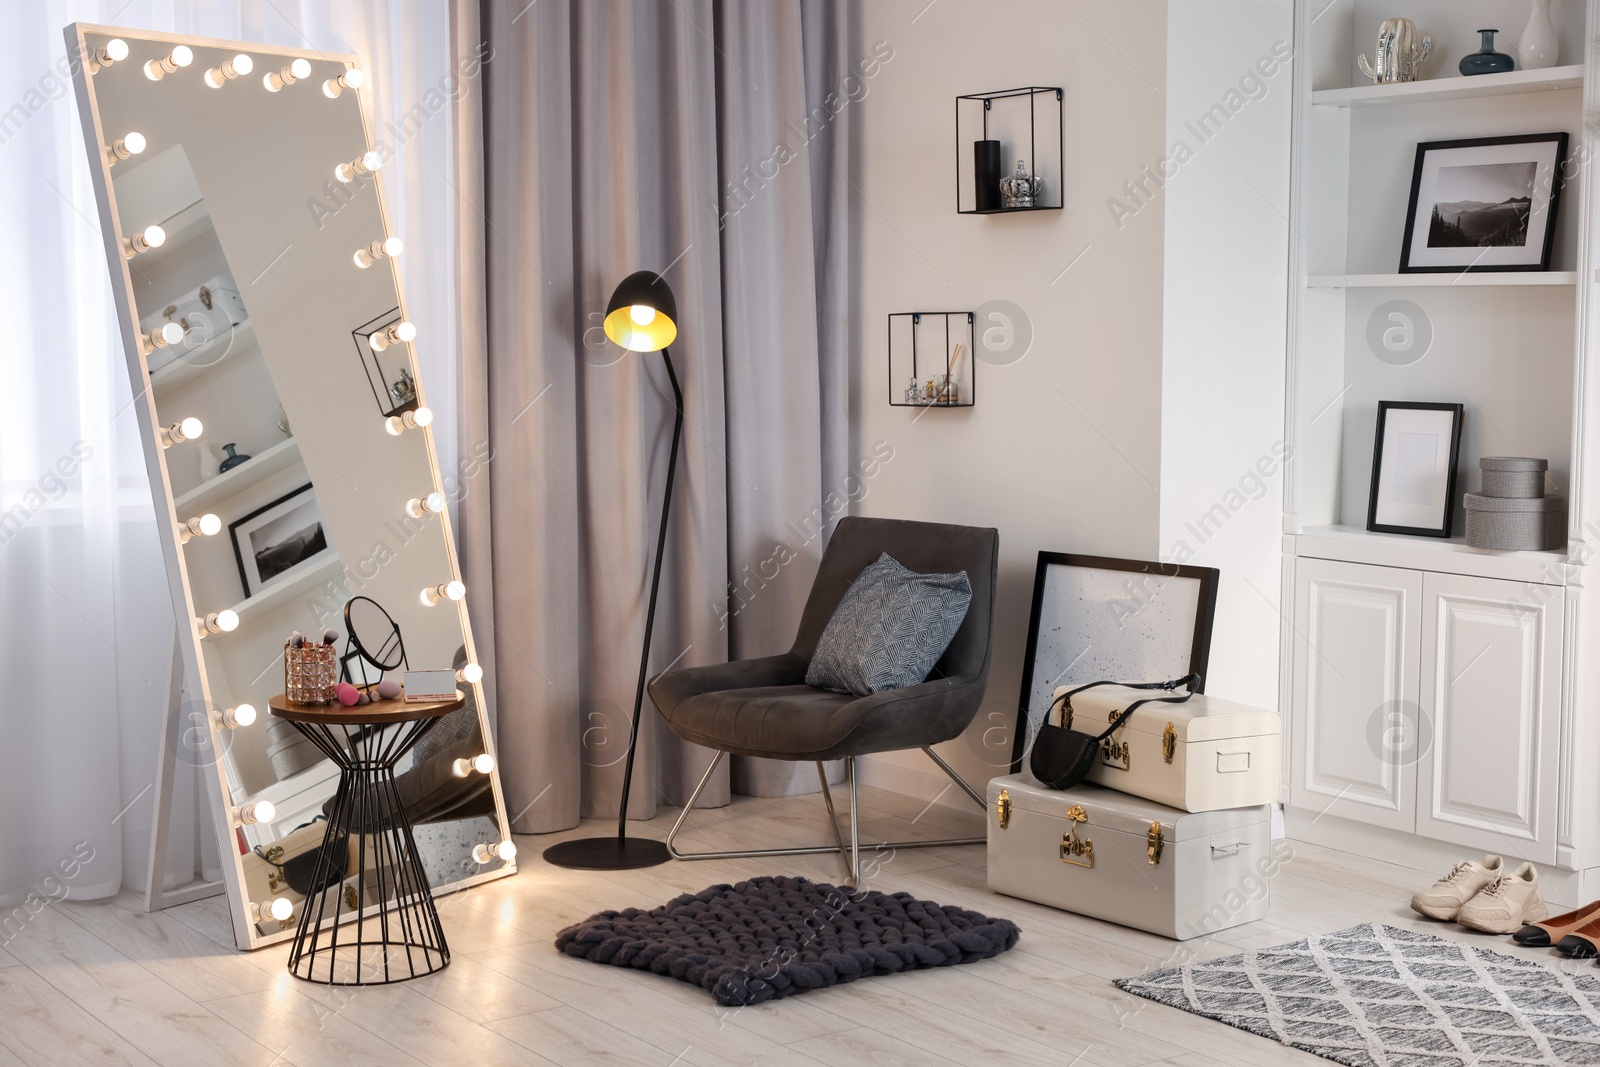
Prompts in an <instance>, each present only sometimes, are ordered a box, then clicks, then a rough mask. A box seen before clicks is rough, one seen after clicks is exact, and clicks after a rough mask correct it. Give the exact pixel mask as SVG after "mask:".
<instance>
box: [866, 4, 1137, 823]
mask: <svg viewBox="0 0 1600 1067" xmlns="http://www.w3.org/2000/svg"><path fill="white" fill-rule="evenodd" d="M862 6H863V8H864V9H865V11H864V15H863V25H862V33H861V35H860V40H859V42H858V47H859V49H860V50H861V52H862V54H863V55H865V54H867V52H868V50H870V49H871V48H872V46H873V45H874V44H875V43H877V42H879V41H883V42H886V43H887V44H888V45H889V46H890V47H892V48H893V50H894V54H893V58H892V59H891V60H889V61H888V62H886V63H884V64H883V66H882V69H881V71H880V72H879V73H878V74H877V76H876V77H875V78H873V79H872V80H871V81H870V82H869V83H868V92H867V95H866V97H865V98H864V99H862V100H861V101H860V102H859V103H858V104H854V105H852V106H853V107H856V108H858V110H857V111H856V112H855V113H854V115H853V119H854V122H855V127H854V136H855V137H856V139H857V141H856V144H855V152H854V154H853V160H852V169H853V172H854V174H853V181H854V183H855V186H856V189H855V190H854V195H853V200H852V210H853V212H854V214H853V218H852V225H853V226H854V227H855V230H856V233H857V235H858V236H859V242H860V243H859V248H860V262H859V264H858V268H857V278H856V279H855V280H856V282H857V290H858V292H859V294H860V296H859V307H858V309H857V321H856V323H855V336H856V346H855V352H854V355H855V379H854V394H853V400H852V412H851V424H852V442H851V447H852V452H853V453H854V458H856V459H860V458H861V457H864V456H867V455H870V454H871V453H872V449H873V447H874V446H875V445H876V444H877V443H878V442H880V441H881V442H887V443H888V445H889V446H890V447H891V448H892V449H893V459H892V460H891V461H889V462H888V463H886V464H883V465H882V467H881V470H880V472H879V473H878V474H877V475H876V477H874V478H872V479H871V480H870V481H869V482H868V484H867V493H866V496H865V498H864V499H863V500H862V501H861V502H860V503H859V504H858V505H857V511H858V512H859V513H861V514H866V515H877V516H893V517H899V518H914V519H924V520H931V521H938V522H951V523H963V524H969V525H975V526H995V527H998V528H999V530H1000V550H1001V560H1000V583H999V589H998V597H997V602H996V620H995V650H994V660H993V665H992V668H991V673H990V681H989V690H988V696H987V698H986V700H985V702H984V706H983V709H982V711H981V713H980V714H979V716H978V718H977V720H976V722H975V723H974V725H973V727H972V728H971V730H969V731H968V734H967V736H966V737H964V738H962V739H961V740H959V741H956V742H951V743H949V744H946V745H944V746H942V748H941V753H942V754H943V755H945V757H946V758H947V759H949V760H951V762H952V763H954V765H955V766H956V768H957V769H958V770H960V771H961V772H962V773H963V774H965V775H967V776H968V777H969V779H971V780H974V781H977V782H984V781H987V780H988V779H989V778H990V777H993V776H994V775H995V774H1000V773H1005V770H1004V768H1006V767H1007V766H1009V763H1010V758H1011V740H1012V727H1013V725H1014V723H1015V720H1016V708H1017V693H1018V689H1019V685H1020V680H1021V671H1022V657H1023V645H1024V643H1025V640H1026V637H1027V623H1028V605H1029V601H1030V597H1031V594H1032V587H1033V574H1034V566H1035V561H1036V559H1037V556H1038V553H1039V551H1040V550H1041V549H1051V550H1056V551H1074V552H1087V553H1096V554H1100V555H1117V556H1133V557H1136V558H1151V557H1153V556H1154V554H1155V552H1156V548H1157V538H1156V534H1157V516H1158V507H1159V505H1160V500H1159V495H1158V491H1157V486H1158V485H1159V484H1160V466H1161V456H1160V415H1161V406H1162V398H1161V387H1162V383H1161V344H1162V342H1161V316H1162V240H1163V238H1162V217H1163V211H1164V208H1163V205H1162V203H1161V202H1160V200H1159V199H1157V200H1156V201H1154V202H1152V203H1150V204H1149V205H1148V206H1146V207H1144V208H1142V209H1141V210H1139V211H1138V212H1137V213H1136V214H1135V215H1134V216H1133V217H1132V218H1128V219H1124V220H1122V221H1123V225H1122V226H1120V227H1119V226H1118V225H1117V224H1116V223H1115V221H1114V220H1113V218H1112V216H1111V212H1110V211H1109V210H1108V208H1107V206H1106V201H1107V199H1108V198H1109V197H1111V196H1113V195H1116V194H1117V192H1118V190H1119V189H1120V187H1121V186H1122V183H1123V182H1125V181H1131V180H1135V179H1137V178H1138V176H1139V172H1140V168H1141V167H1143V166H1145V165H1146V164H1151V165H1153V164H1155V163H1156V161H1157V160H1159V159H1160V157H1161V155H1162V154H1163V152H1164V145H1165V139H1164V137H1163V124H1164V120H1165V115H1166V106H1167V103H1166V93H1165V90H1164V85H1165V80H1166V79H1165V75H1164V73H1163V71H1164V67H1165V64H1166V56H1165V53H1166V39H1167V33H1166V13H1165V6H1164V5H1162V4H1149V3H1140V4H1094V5H1071V4H1062V3H1059V2H1058V0H1005V2H992V3H982V4H979V3H971V2H952V0H946V2H942V3H934V4H931V5H930V4H928V2H927V0H873V2H872V3H869V4H864V5H862ZM1080 11H1081V12H1083V14H1080ZM1089 20H1092V22H1091V21H1089ZM1026 84H1032V85H1060V86H1063V87H1064V88H1065V90H1066V93H1065V102H1064V107H1065V128H1066V183H1065V185H1066V209H1065V210H1063V211H1059V212H1036V213H1027V214H1023V215H1017V216H1010V217H996V216H970V215H958V214H956V212H955V204H954V189H953V181H954V167H955V154H956V151H957V145H956V144H955V130H954V118H953V115H954V107H955V97H956V96H957V95H958V94H962V93H973V92H983V91H991V90H999V89H1007V88H1013V87H1016V86H1019V85H1026ZM1048 113H1049V111H1048V109H1046V110H1045V111H1044V112H1041V114H1048ZM1052 118H1053V116H1052ZM971 152H972V149H971V146H970V144H968V145H964V146H962V148H961V160H962V165H963V166H970V162H969V161H970V159H971ZM1008 154H1009V153H1008ZM1012 158H1013V159H1014V158H1015V157H1014V155H1013V156H1012ZM993 300H1006V301H1010V302H1012V303H1013V304H1015V305H1016V306H1017V307H1018V308H1020V309H1021V312H1022V313H1023V314H1024V315H1025V316H1026V321H1027V323H1028V324H1029V325H1031V329H1032V335H1033V336H1032V343H1031V346H1030V347H1029V348H1028V349H1027V351H1026V354H1024V355H1022V356H1021V358H1020V359H1017V360H1016V361H1015V362H1012V363H1010V364H1009V365H1006V366H997V365H994V364H991V363H980V364H979V365H978V368H977V369H978V380H977V405H976V406H975V407H972V408H970V409H965V410H945V411H939V410H933V411H926V412H919V411H918V410H917V409H907V408H891V407H889V404H888V396H887V389H888V383H887V368H886V366H885V361H886V359H887V352H886V351H885V333H886V330H885V317H886V316H887V315H888V314H889V313H890V312H896V311H913V310H944V309H976V308H978V306H979V305H982V304H983V303H984V302H985V301H993ZM985 325H986V324H984V323H979V329H980V330H981V329H984V328H985ZM988 325H989V326H1000V325H1003V324H1002V323H999V322H994V323H990V324H988ZM895 384H896V385H897V386H898V387H900V388H903V387H904V383H903V382H897V383H895ZM919 415H920V417H919ZM928 775H931V776H932V777H928ZM863 776H864V780H865V781H868V782H877V783H879V784H885V785H890V786H892V787H895V788H898V789H901V790H902V791H905V792H911V793H919V794H921V793H923V792H925V793H926V795H927V796H929V797H930V798H931V797H932V796H934V795H935V794H937V793H938V792H939V791H940V790H941V789H943V788H944V785H945V782H944V779H943V776H942V775H940V774H939V772H938V771H937V770H936V769H935V768H933V767H932V765H931V764H930V763H929V762H928V761H927V760H926V759H925V758H924V757H922V756H921V755H920V754H918V753H898V754H893V755H886V756H883V757H877V758H874V759H873V760H870V761H867V763H866V766H864V768H863ZM955 799H956V795H955V793H954V791H953V790H952V791H951V792H950V793H947V794H945V796H944V800H945V801H946V802H954V801H955ZM962 802H965V800H964V798H962Z"/></svg>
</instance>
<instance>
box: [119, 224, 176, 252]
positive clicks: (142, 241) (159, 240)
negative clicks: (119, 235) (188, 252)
mask: <svg viewBox="0 0 1600 1067" xmlns="http://www.w3.org/2000/svg"><path fill="white" fill-rule="evenodd" d="M166 243H167V231H166V230H163V229H162V228H161V227H160V226H146V227H145V228H144V232H143V233H136V234H134V235H133V236H132V237H129V238H126V239H124V240H123V242H122V255H123V257H124V258H126V259H132V258H133V257H134V256H136V255H138V254H139V253H140V252H148V251H150V250H151V249H152V248H160V247H161V246H162V245H164V244H166Z"/></svg>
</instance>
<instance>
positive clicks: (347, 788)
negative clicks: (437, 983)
mask: <svg viewBox="0 0 1600 1067" xmlns="http://www.w3.org/2000/svg"><path fill="white" fill-rule="evenodd" d="M465 704H466V697H465V696H463V695H462V694H461V692H460V691H459V690H458V691H457V692H456V696H455V699H454V700H444V701H429V702H425V703H424V702H417V703H406V702H405V701H404V700H401V699H398V698H396V699H392V700H374V701H373V702H372V703H370V704H361V705H357V706H356V707H353V708H347V707H345V706H344V705H342V704H331V705H327V706H321V705H314V704H299V703H296V702H294V701H291V700H289V699H287V698H286V697H285V696H283V695H282V694H279V695H278V696H275V697H273V698H272V700H271V701H270V706H271V708H272V714H274V715H276V716H278V718H280V719H285V720H287V721H288V722H290V723H292V724H293V725H294V727H295V729H297V730H299V731H300V732H301V733H302V734H304V735H305V736H306V738H307V739H308V740H310V741H311V743H312V744H314V745H316V746H317V748H318V749H320V750H321V751H322V754H323V755H325V756H327V757H328V758H329V759H331V760H332V761H333V762H334V764H335V765H336V766H338V768H339V790H338V792H337V793H336V794H334V799H333V807H332V809H331V811H330V813H329V815H328V830H327V833H326V834H325V835H324V837H323V844H322V848H321V850H320V851H319V852H318V854H317V863H316V868H315V871H314V873H313V875H312V879H311V884H312V885H313V886H320V887H321V888H319V889H316V890H314V891H313V892H312V893H311V895H310V896H308V897H307V898H306V899H305V901H304V902H303V903H302V905H301V908H302V910H301V912H300V925H299V927H298V929H297V930H296V932H295V937H294V947H293V949H292V950H291V951H290V953H289V973H290V974H292V975H294V976H295V977H296V978H303V979H305V980H306V981H308V982H319V983H322V984H324V985H382V984H385V983H388V982H404V981H406V980H408V979H411V978H420V977H422V976H423V975H427V974H432V973H434V972H435V971H440V970H443V969H444V968H445V967H447V966H448V965H449V963H450V946H449V945H447V944H446V943H445V939H444V927H443V926H441V925H440V924H439V910H438V908H436V907H435V906H434V903H433V892H432V890H431V889H430V888H429V886H428V875H427V872H426V870H425V869H424V868H423V864H422V857H421V856H419V855H418V854H417V843H416V841H415V840H413V838H412V836H411V820H410V819H408V818H407V817H406V812H405V807H404V806H403V805H402V804H401V802H400V793H399V791H398V790H397V789H396V788H395V784H394V768H395V764H396V763H397V762H398V761H399V759H400V757H401V756H404V755H405V754H406V753H407V752H410V751H411V749H412V747H413V746H415V745H416V743H417V742H418V741H420V740H422V737H423V735H424V734H426V733H427V732H428V731H429V730H431V729H433V728H434V727H435V726H436V725H438V722H439V719H440V718H441V717H443V716H445V715H448V714H449V713H450V712H452V711H456V710H458V709H460V708H461V707H463V706H465ZM346 835H348V836H349V838H353V839H354V841H355V848H354V849H353V850H352V849H350V848H349V846H348V844H347V843H344V842H346V840H347V837H346ZM341 846H342V847H341ZM352 852H353V853H354V856H355V860H356V873H355V880H354V885H353V886H352V885H351V883H350V880H349V878H348V876H347V873H346V872H345V871H344V870H336V869H335V864H336V863H339V864H343V863H345V862H347V857H349V856H350V855H351V853H352ZM352 916H353V919H351V917H352ZM343 920H348V922H342V921H343ZM350 925H353V926H354V928H355V933H354V936H353V937H352V936H351V935H350V930H349V928H348V927H349V926H350Z"/></svg>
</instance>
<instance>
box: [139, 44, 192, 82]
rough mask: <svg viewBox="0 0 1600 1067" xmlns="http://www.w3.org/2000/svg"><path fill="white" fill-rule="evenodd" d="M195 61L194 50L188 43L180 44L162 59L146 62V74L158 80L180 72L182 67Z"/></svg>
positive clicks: (147, 76)
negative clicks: (191, 49)
mask: <svg viewBox="0 0 1600 1067" xmlns="http://www.w3.org/2000/svg"><path fill="white" fill-rule="evenodd" d="M193 62H194V52H192V51H190V49H189V46H188V45H186V44H180V45H179V46H178V47H176V48H174V49H173V50H172V51H171V52H170V53H168V54H167V55H165V56H162V57H161V58H160V59H152V60H151V61H150V62H148V63H146V64H145V65H144V76H145V77H146V78H149V79H150V80H151V81H153V82H158V81H160V80H161V79H162V78H165V77H166V76H167V75H168V74H176V73H178V71H179V70H180V69H181V68H183V67H187V66H188V65H189V64H190V63H193Z"/></svg>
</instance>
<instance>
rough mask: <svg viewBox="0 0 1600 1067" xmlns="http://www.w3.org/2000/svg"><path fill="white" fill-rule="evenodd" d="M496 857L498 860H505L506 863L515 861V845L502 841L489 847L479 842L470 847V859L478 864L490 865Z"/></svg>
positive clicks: (512, 842)
mask: <svg viewBox="0 0 1600 1067" xmlns="http://www.w3.org/2000/svg"><path fill="white" fill-rule="evenodd" d="M497 856H498V857H499V858H500V859H503V860H505V861H506V862H507V863H510V862H511V861H512V860H514V859H516V858H517V846H516V843H515V842H514V841H502V842H500V843H499V844H497V845H491V844H488V843H486V842H481V841H480V842H479V843H478V844H476V845H473V846H472V858H473V859H475V860H477V861H478V862H479V863H480V864H482V863H492V862H493V861H494V859H495V857H497Z"/></svg>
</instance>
